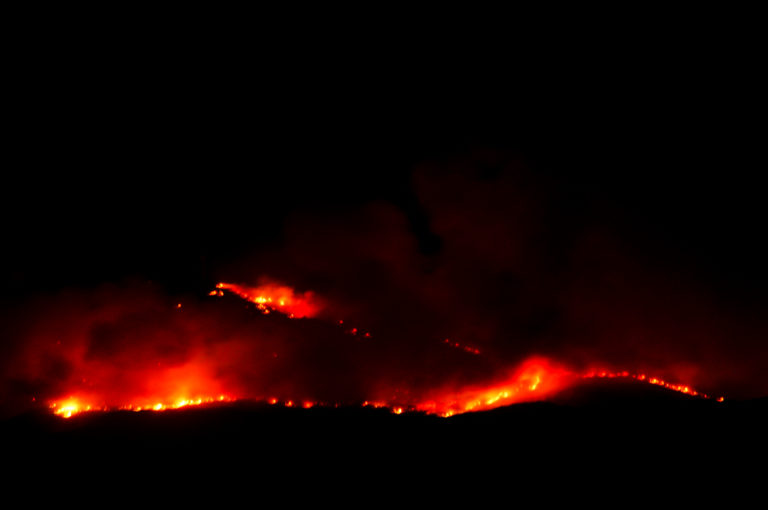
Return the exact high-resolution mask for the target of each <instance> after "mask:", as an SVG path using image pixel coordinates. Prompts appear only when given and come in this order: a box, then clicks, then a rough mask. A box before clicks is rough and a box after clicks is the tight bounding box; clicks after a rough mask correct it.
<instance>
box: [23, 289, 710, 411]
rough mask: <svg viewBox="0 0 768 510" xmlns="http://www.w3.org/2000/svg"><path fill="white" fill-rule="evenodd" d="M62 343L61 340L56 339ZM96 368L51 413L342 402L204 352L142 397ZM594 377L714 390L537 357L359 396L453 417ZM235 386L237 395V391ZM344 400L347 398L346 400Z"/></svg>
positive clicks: (158, 372) (313, 306)
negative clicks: (271, 384)
mask: <svg viewBox="0 0 768 510" xmlns="http://www.w3.org/2000/svg"><path fill="white" fill-rule="evenodd" d="M225 291H226V292H231V293H233V294H235V295H236V296H239V297H240V298H242V299H245V300H247V301H249V302H251V303H254V304H255V305H256V307H257V308H258V309H259V310H261V311H262V313H265V314H267V313H270V312H272V311H275V312H278V313H280V314H283V315H285V316H287V317H289V318H310V317H316V315H317V313H318V311H319V310H320V308H321V307H320V305H319V304H318V301H317V299H316V298H315V297H314V295H313V294H312V293H311V292H304V293H297V292H295V291H294V290H293V289H292V288H290V287H287V286H284V285H277V284H267V285H261V286H259V287H246V286H242V285H236V284H230V283H219V284H218V285H217V286H216V289H215V290H214V291H212V293H211V294H212V295H217V296H222V295H223V294H224V292H225ZM175 306H176V308H181V307H182V305H181V303H177V304H176V305H175ZM338 325H339V326H340V327H342V328H344V332H345V333H347V334H349V335H352V336H357V337H360V338H370V333H367V332H361V331H360V330H358V328H351V329H349V327H348V326H346V325H345V323H344V321H343V320H338ZM443 342H444V343H445V344H446V345H448V346H450V347H452V348H456V349H459V350H462V351H464V352H466V353H468V354H471V355H479V354H480V350H479V349H477V348H475V347H472V346H469V345H465V344H461V343H459V342H456V341H454V340H450V339H445V340H444V341H443ZM59 343H60V342H57V345H59ZM237 352H239V351H237ZM270 357H271V358H274V359H277V357H278V356H277V353H275V352H273V353H272V354H271V356H270ZM94 374H96V375H97V376H98V375H100V376H101V378H97V379H96V381H97V382H96V386H95V387H93V384H92V383H91V382H90V378H87V377H82V379H81V382H82V383H83V385H84V387H85V386H86V385H91V387H89V389H88V390H86V389H84V387H83V388H81V390H83V391H82V392H78V391H79V390H76V391H73V393H71V394H70V395H69V396H68V397H66V398H60V399H56V400H53V401H50V403H49V406H50V409H51V410H52V412H53V413H55V414H56V415H58V416H61V417H63V418H70V417H72V416H75V415H77V414H81V413H85V412H95V411H115V410H122V411H166V410H170V409H180V408H184V407H188V406H200V405H205V404H212V403H217V402H233V401H235V400H238V399H246V400H251V401H263V402H265V403H268V404H270V405H273V406H274V405H278V404H280V405H282V406H284V407H301V408H304V409H310V408H313V407H315V406H330V405H332V406H334V407H338V406H340V405H342V404H341V403H340V402H336V403H332V404H328V403H327V402H318V401H313V400H308V399H306V398H301V397H298V396H297V395H284V397H292V398H278V397H277V396H270V397H263V396H258V397H256V396H253V395H249V394H243V393H242V392H241V391H240V389H235V390H233V388H231V387H230V386H229V385H227V384H222V383H221V381H220V380H219V379H217V376H216V370H215V369H214V368H213V367H212V366H210V365H209V364H208V361H207V359H206V358H205V357H200V358H198V359H195V360H191V361H188V362H187V363H185V364H183V365H180V366H176V367H161V364H160V363H159V362H158V363H157V368H153V370H152V372H151V373H148V374H147V377H142V378H141V379H140V380H141V384H143V385H144V387H143V388H142V389H136V391H137V392H138V393H137V395H141V396H133V393H131V388H127V389H126V388H113V390H114V391H113V392H112V393H110V392H109V391H108V388H103V387H102V388H100V387H99V385H104V384H107V381H109V380H111V377H112V376H111V375H110V374H106V375H105V373H102V372H98V371H96V372H94ZM593 378H607V379H616V378H620V379H631V380H635V381H639V382H643V383H647V384H652V385H655V386H659V387H663V388H665V389H668V390H671V391H676V392H679V393H683V394H685V395H689V396H691V397H699V398H704V399H709V398H711V397H710V395H708V394H706V393H702V392H700V391H697V390H695V389H693V388H692V387H691V386H689V385H685V384H675V383H671V382H667V381H665V380H664V379H661V378H659V377H651V376H648V375H647V374H645V373H631V372H629V371H621V372H616V371H608V370H598V371H594V370H593V371H589V372H587V373H579V372H577V371H574V370H572V369H569V368H567V367H565V366H564V365H561V364H559V363H556V362H554V361H553V360H550V359H547V358H542V357H532V358H530V359H528V360H526V361H524V362H523V363H521V364H520V365H519V366H518V367H517V368H516V369H514V370H512V371H510V372H509V373H508V375H507V376H505V377H502V378H500V379H498V380H496V381H493V382H491V383H489V384H485V385H471V386H443V387H439V388H435V389H433V390H431V391H422V392H421V394H420V395H411V394H410V393H408V392H407V391H406V392H405V393H404V394H405V395H408V396H407V397H402V396H391V397H389V398H383V399H382V398H376V399H374V400H370V401H368V400H366V401H365V402H362V406H363V407H368V406H370V407H374V408H386V409H389V411H391V412H392V413H394V414H398V415H399V414H404V413H407V412H421V413H427V414H433V415H438V416H442V417H450V416H454V415H456V414H461V413H467V412H473V411H480V410H488V409H493V408H497V407H501V406H506V405H510V404H515V403H520V402H530V401H537V400H545V399H547V398H549V397H551V396H552V395H554V394H555V393H557V392H559V391H561V390H563V389H565V388H567V387H569V386H572V385H574V384H577V383H578V382H579V381H580V380H584V379H593ZM89 391H90V392H89ZM99 391H101V393H100V392H99ZM233 391H234V392H236V393H237V394H238V396H235V393H233ZM126 395H128V398H126ZM193 395H194V396H193ZM401 395H402V394H401ZM33 400H34V399H33ZM716 400H717V401H718V402H722V401H723V400H724V399H723V397H719V398H717V399H716ZM344 405H349V403H345V404H344Z"/></svg>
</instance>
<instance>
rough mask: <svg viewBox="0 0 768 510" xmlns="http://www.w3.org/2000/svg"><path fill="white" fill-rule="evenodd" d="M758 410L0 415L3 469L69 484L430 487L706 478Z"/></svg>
mask: <svg viewBox="0 0 768 510" xmlns="http://www.w3.org/2000/svg"><path fill="white" fill-rule="evenodd" d="M766 416H768V400H766V399H759V400H751V401H726V402H724V403H717V402H714V401H711V400H701V399H694V398H690V397H687V396H684V395H679V394H676V393H674V392H669V391H666V390H663V389H660V388H655V387H650V388H649V387H647V386H643V387H640V386H638V385H636V384H621V383H619V384H603V383H597V384H589V385H586V386H584V387H582V388H578V389H576V390H574V391H571V392H569V393H567V394H564V395H562V396H561V397H560V398H559V399H557V400H555V401H553V402H541V403H530V404H519V405H514V406H510V407H506V408H499V409H496V410H493V411H488V412H479V413H467V414H464V415H458V416H454V417H452V418H448V419H445V418H439V417H435V416H427V415H422V414H417V413H404V414H403V415H394V414H392V413H390V412H389V411H386V410H383V409H372V408H358V407H349V408H319V407H316V408H312V409H296V408H285V407H279V406H267V405H263V404H255V403H247V402H239V403H234V404H226V405H219V406H213V407H200V408H188V409H184V410H175V411H165V412H159V413H157V412H141V413H135V412H112V413H93V414H83V415H78V416H75V417H73V418H70V419H66V420H65V419H61V418H58V417H56V416H53V415H50V414H47V413H46V414H39V413H32V414H26V415H22V416H17V417H15V418H12V419H8V420H5V421H4V422H3V423H2V441H3V451H4V454H5V455H4V459H5V461H4V463H5V465H6V466H8V467H10V468H11V472H12V474H13V476H14V477H17V478H18V479H20V481H23V482H24V483H33V484H37V485H39V486H41V487H42V486H48V484H49V483H50V482H55V483H57V484H62V486H63V487H64V490H67V489H66V488H67V487H69V488H70V490H72V491H74V492H75V493H77V494H83V495H85V494H90V493H91V492H93V494H97V493H100V492H101V491H107V492H109V493H110V494H113V493H115V491H117V493H122V492H125V493H127V494H130V493H132V492H135V493H139V494H140V493H144V492H145V491H147V490H149V489H150V488H151V487H161V488H163V490H164V491H171V492H172V491H175V490H178V491H181V492H184V493H185V494H187V495H189V494H190V493H194V491H196V490H200V489H203V488H205V487H207V488H208V489H210V488H213V487H217V486H221V484H223V485H224V486H229V485H233V486H236V487H239V488H240V489H243V488H244V487H245V488H246V489H247V490H249V491H250V490H253V491H255V492H256V493H260V492H267V493H268V492H271V491H275V490H280V491H288V492H287V494H290V493H292V492H293V491H298V493H302V491H305V490H311V491H317V490H322V491H326V492H327V491H342V492H343V491H348V490H351V489H352V488H354V489H355V490H365V491H374V492H382V493H387V494H396V493H398V492H399V491H401V490H403V487H406V486H413V487H416V488H418V489H419V490H420V491H427V492H430V491H435V492H440V493H441V495H442V497H445V496H446V495H448V496H450V492H448V493H446V492H445V491H446V490H449V491H452V490H461V491H466V490H468V489H469V490H471V491H475V490H477V491H478V492H483V491H484V490H485V489H490V488H495V489H498V488H500V487H504V486H505V485H504V484H509V485H510V487H512V486H515V487H517V488H521V487H522V486H525V487H526V488H527V489H528V490H531V488H532V487H545V488H546V487H549V486H551V485H552V484H555V485H558V484H560V483H561V482H568V484H569V486H572V487H581V489H582V490H586V491H599V490H602V489H599V487H603V486H604V487H605V488H611V490H614V489H615V488H616V487H617V485H616V484H617V483H618V484H623V483H627V481H629V483H630V485H631V486H632V487H635V488H634V489H626V490H640V489H639V487H641V486H643V484H646V485H645V486H646V488H648V487H651V486H653V484H664V485H667V484H668V485H669V486H674V487H678V488H679V487H698V488H697V490H716V489H717V487H721V485H720V484H722V483H724V477H732V475H734V473H742V472H744V473H745V474H746V475H748V476H747V478H744V479H743V480H742V481H741V482H740V483H744V484H747V485H749V484H750V483H756V482H749V480H750V479H753V480H759V479H760V478H761V477H762V476H763V475H764V474H765V465H766V464H765V457H764V454H765V444H766V440H765V431H766V428H767V427H766V424H767V423H768V422H767V421H766ZM760 473H763V475H761V474H760ZM739 476H741V475H739ZM752 476H754V478H751V477H752ZM14 483H15V482H14ZM649 483H650V484H651V485H648V484H649ZM243 484H245V485H243ZM499 484H501V485H499ZM618 486H622V485H618ZM310 487H311V489H310ZM153 490H154V489H153ZM537 490H539V489H537ZM545 490H546V489H545ZM189 491H192V492H189ZM560 496H562V494H560Z"/></svg>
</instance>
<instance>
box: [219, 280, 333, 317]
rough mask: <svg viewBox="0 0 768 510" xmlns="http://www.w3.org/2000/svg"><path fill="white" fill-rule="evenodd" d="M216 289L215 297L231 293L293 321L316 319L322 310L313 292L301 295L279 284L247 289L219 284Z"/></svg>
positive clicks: (265, 310) (234, 285)
mask: <svg viewBox="0 0 768 510" xmlns="http://www.w3.org/2000/svg"><path fill="white" fill-rule="evenodd" d="M216 289H218V290H214V291H211V295H213V296H216V295H218V296H222V295H223V291H225V290H226V291H229V292H231V293H233V294H235V295H237V296H239V297H241V298H243V299H245V300H247V301H250V302H251V303H254V304H255V305H256V307H257V308H258V309H259V310H261V311H262V313H265V314H268V313H270V312H271V311H273V310H276V311H279V312H281V313H283V314H285V315H287V316H288V317H290V318H291V319H294V318H296V319H301V318H310V317H315V316H316V315H317V313H318V311H319V310H320V308H321V307H320V305H319V304H318V302H317V299H316V298H315V296H314V294H313V293H312V292H309V291H307V292H304V293H303V294H299V293H296V292H294V290H293V289H292V288H291V287H288V286H286V285H278V284H266V285H260V286H258V287H247V286H245V285H238V284H235V283H218V284H217V285H216Z"/></svg>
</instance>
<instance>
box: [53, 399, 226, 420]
mask: <svg viewBox="0 0 768 510" xmlns="http://www.w3.org/2000/svg"><path fill="white" fill-rule="evenodd" d="M235 400H237V399H235V398H232V397H229V396H226V395H219V396H217V397H197V398H181V399H177V400H174V401H172V402H163V401H161V402H155V403H152V401H140V402H137V403H131V404H125V405H121V406H116V407H110V406H108V405H106V404H105V403H101V404H95V403H92V402H94V400H93V399H90V398H88V397H69V398H67V399H64V400H56V401H54V402H51V404H50V406H49V407H50V408H51V410H53V413H54V414H56V415H58V416H61V417H62V418H71V417H72V416H74V415H76V414H79V413H85V412H92V411H136V412H139V411H167V410H169V409H181V408H182V407H187V406H199V405H204V404H213V403H216V402H234V401H235Z"/></svg>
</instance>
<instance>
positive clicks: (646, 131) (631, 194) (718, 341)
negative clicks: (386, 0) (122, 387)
mask: <svg viewBox="0 0 768 510" xmlns="http://www.w3.org/2000/svg"><path fill="white" fill-rule="evenodd" d="M73 40H76V42H71V41H70V44H61V45H59V44H52V43H50V42H28V44H25V46H24V47H25V52H24V54H23V55H21V54H19V55H18V70H17V72H15V73H13V75H12V77H11V78H9V80H11V82H12V89H13V91H12V92H10V93H6V94H5V98H6V106H7V107H8V108H9V109H10V110H11V111H12V113H13V115H12V116H11V117H10V121H9V124H10V126H9V127H10V129H9V130H8V132H7V133H6V136H5V141H6V143H5V146H6V158H5V165H4V167H5V168H4V172H3V185H2V188H1V190H2V191H1V192H2V201H0V208H1V211H2V218H3V238H4V243H3V250H2V268H3V273H4V274H3V277H2V279H0V300H1V302H2V316H1V317H2V319H1V320H2V328H3V331H4V334H3V339H2V341H3V349H4V350H5V352H6V353H10V354H8V355H7V356H8V357H7V358H6V363H12V360H13V355H14V354H13V353H16V352H17V348H18V344H19V339H20V338H26V337H25V335H26V333H25V331H27V329H25V328H28V324H29V322H30V321H32V320H33V319H31V317H33V316H34V317H35V318H34V321H41V322H45V321H46V320H47V319H46V317H49V316H51V314H53V315H56V310H55V309H56V308H57V307H58V305H57V304H56V303H58V302H59V301H57V300H62V299H66V297H64V298H62V296H68V295H71V293H75V294H76V295H78V296H84V295H85V296H98V295H101V294H100V292H102V290H100V289H103V288H104V286H105V285H115V286H117V288H129V289H130V288H133V287H135V286H137V285H143V284H146V283H150V284H151V285H152V286H153V289H154V290H153V291H152V292H153V293H154V294H153V295H161V296H165V297H167V299H168V300H169V301H175V300H185V299H186V300H202V299H204V296H206V295H207V292H208V291H209V290H210V289H212V288H213V287H214V286H215V285H216V283H217V282H219V281H233V282H240V283H246V284H248V283H251V284H253V283H255V282H256V281H257V280H258V278H259V277H260V276H269V277H271V278H275V279H277V280H278V281H281V282H285V283H287V284H290V285H292V286H295V287H296V288H299V289H304V290H313V291H315V292H317V293H318V294H319V295H321V296H325V297H327V298H328V299H330V300H334V302H336V303H339V308H340V309H343V310H345V311H346V312H349V313H350V314H351V315H352V317H354V318H356V319H357V320H358V321H359V322H360V323H361V324H363V325H365V326H367V327H368V328H369V329H370V330H372V331H377V332H379V333H380V335H382V336H383V337H386V338H400V339H401V340H397V341H395V340H393V342H394V343H395V344H397V345H400V344H398V342H402V345H408V349H411V350H409V351H407V352H409V353H411V354H413V359H415V360H419V363H421V362H423V360H424V359H427V358H426V354H425V353H424V352H426V351H424V352H422V351H421V350H419V348H417V347H413V345H414V340H413V339H416V338H424V337H425V336H429V335H434V337H435V338H438V339H439V338H442V337H443V336H451V337H454V336H457V335H458V336H459V337H461V338H466V339H469V340H470V341H471V342H472V343H474V344H475V345H478V346H481V347H482V348H484V349H488V350H490V351H492V352H494V353H495V354H497V355H498V356H499V357H500V358H501V359H504V360H509V361H510V362H512V361H517V360H519V359H522V358H523V357H524V356H527V355H529V354H532V353H541V354H545V355H552V356H555V357H560V358H564V359H566V360H569V362H573V363H576V364H583V365H584V366H586V365H588V364H589V360H590V359H600V360H604V361H606V362H607V363H611V364H616V365H617V366H627V365H630V366H637V367H640V368H647V367H658V369H659V370H662V371H665V373H670V374H673V375H677V374H687V375H689V376H691V377H693V378H694V379H695V380H696V381H699V382H700V383H703V385H704V387H706V388H711V389H714V390H721V391H723V392H729V394H730V395H735V396H736V397H744V398H748V397H758V396H765V395H768V379H766V376H765V375H764V371H763V370H762V369H763V368H764V366H765V363H766V360H768V346H767V345H768V344H766V335H767V334H768V319H766V315H765V311H766V306H767V305H768V297H766V296H767V294H766V289H768V268H767V266H766V263H765V261H766V260H767V259H768V247H767V246H766V243H765V242H764V237H765V222H766V219H768V206H766V202H765V199H764V195H765V192H764V187H763V172H764V169H765V164H766V160H765V150H764V149H765V136H764V135H765V133H764V126H763V125H762V124H763V119H764V118H765V113H766V112H765V100H764V98H763V97H762V94H761V91H762V90H763V89H764V85H765V84H764V83H761V82H760V81H759V80H758V78H757V75H758V74H759V73H758V72H757V69H756V65H755V61H754V58H753V57H754V56H753V55H751V54H750V53H749V52H745V51H742V49H741V47H740V46H739V45H738V44H735V43H734V44H732V45H728V46H722V45H720V44H719V43H718V42H715V41H710V42H708V43H705V42H702V43H701V44H698V43H696V42H695V41H694V42H690V41H689V40H683V41H669V42H668V43H667V42H665V43H660V42H657V43H656V44H654V45H649V44H646V43H644V42H643V40H638V41H634V40H630V41H624V43H625V44H609V43H606V41H596V42H594V43H593V44H588V45H585V46H584V47H581V46H579V47H578V48H576V47H572V46H570V45H564V44H560V45H558V44H553V45H552V47H550V46H547V47H543V46H544V45H543V43H541V42H537V43H536V44H535V45H534V46H535V48H536V50H535V51H533V50H525V49H522V50H521V48H520V47H519V46H516V45H513V46H514V49H515V51H513V50H512V49H510V51H509V52H506V51H503V48H502V49H500V48H498V47H497V48H496V49H497V51H496V52H494V53H489V52H485V51H477V52H475V51H472V50H468V49H464V50H463V51H461V52H458V48H456V47H454V46H451V47H446V48H442V47H441V46H440V45H436V46H435V47H433V48H431V49H429V50H420V51H416V52H411V51H408V50H407V49H406V51H397V52H394V51H392V50H391V48H389V47H388V46H387V45H382V46H383V47H377V48H376V49H375V50H373V49H372V50H368V49H362V48H355V49H352V48H350V47H354V46H355V45H349V44H347V45H345V44H335V43H334V44H328V45H322V44H320V45H314V44H311V45H310V44H306V43H304V44H302V43H298V42H294V43H293V44H289V43H286V42H285V41H283V40H277V41H272V42H273V44H271V45H269V44H257V45H256V47H255V48H254V49H253V50H252V51H245V50H243V48H242V47H239V44H238V43H237V41H234V40H231V41H230V40H227V41H220V44H218V45H216V46H214V47H211V48H209V47H207V46H206V45H204V44H203V45H189V46H187V45H185V44H184V43H183V42H181V41H165V42H166V43H167V44H164V45H162V46H159V47H158V46H156V45H154V44H150V43H148V42H143V43H136V42H135V41H133V42H132V41H131V40H122V41H117V42H114V44H108V45H102V44H99V43H98V42H99V39H98V38H97V39H94V38H88V37H83V38H78V37H73ZM458 46H461V45H458ZM236 47H237V48H238V50H235V48H236ZM343 49H345V51H342V50H343ZM441 50H444V51H441ZM404 54H407V55H408V58H405V56H404ZM523 62H525V64H523ZM67 293H70V294H67ZM86 301H87V300H86ZM41 302H42V303H46V304H45V305H44V306H43V307H42V308H41V307H40V306H41V305H40V303H41ZM46 306H47V307H49V308H45V307H46ZM84 306H85V305H84ZM32 309H35V310H36V312H35V314H39V315H35V314H33V312H31V311H30V310H32ZM75 309H77V308H76V307H75ZM8 360H10V361H8ZM417 366H419V365H418V364H417V363H416V362H415V361H414V364H413V365H409V364H407V363H406V364H405V365H403V366H402V367H400V368H399V369H400V370H409V369H413V370H415V369H416V368H415V367H417ZM452 370H453V369H452ZM6 382H7V381H6ZM13 384H14V386H13V388H20V387H23V388H27V387H26V386H23V385H21V386H19V383H18V381H17V380H14V381H13ZM37 387H38V386H35V388H37ZM25 391H26V390H25Z"/></svg>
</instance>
